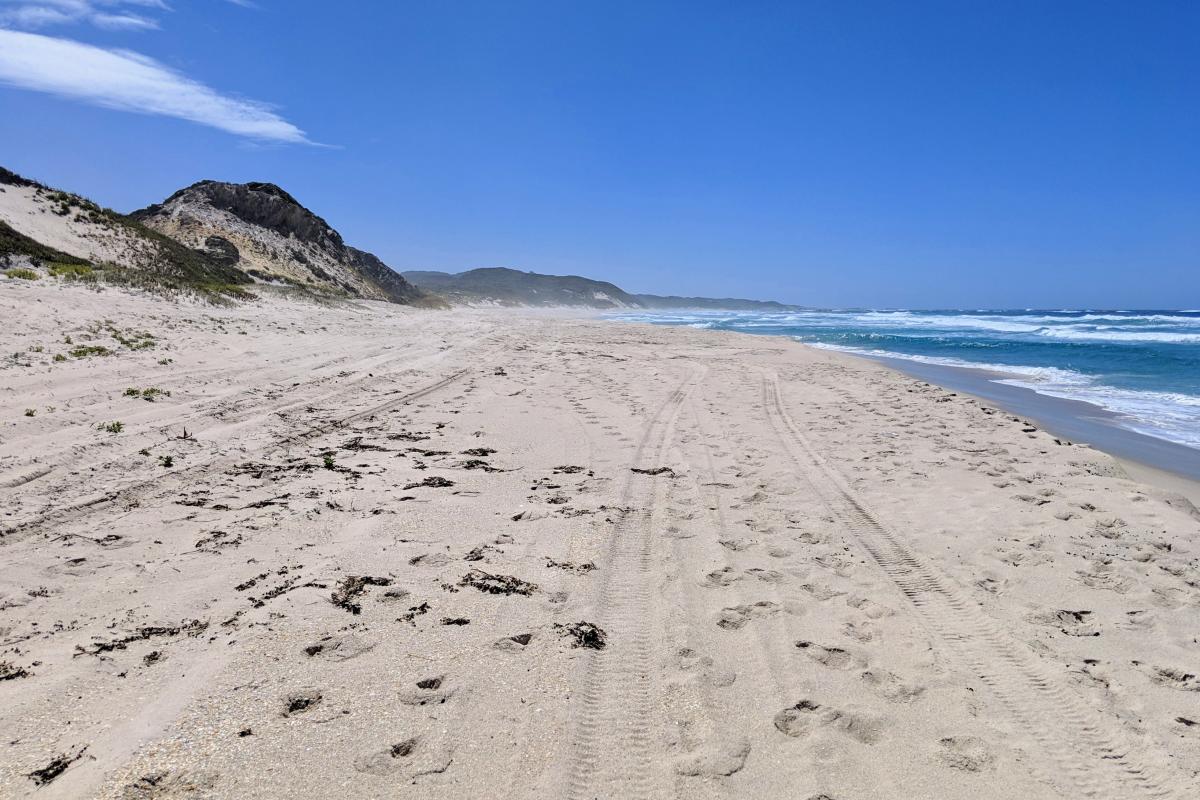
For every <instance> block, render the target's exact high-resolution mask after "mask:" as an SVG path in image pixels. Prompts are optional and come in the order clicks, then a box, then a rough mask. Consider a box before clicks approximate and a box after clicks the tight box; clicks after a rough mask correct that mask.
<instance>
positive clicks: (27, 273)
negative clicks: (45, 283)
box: [4, 267, 42, 281]
mask: <svg viewBox="0 0 1200 800" xmlns="http://www.w3.org/2000/svg"><path fill="white" fill-rule="evenodd" d="M4 274H5V275H7V276H8V277H10V278H20V279H22V280H26V281H36V280H38V279H39V278H41V277H42V276H41V275H38V274H37V273H36V272H34V271H33V270H31V269H25V268H24V267H17V268H16V269H10V270H9V271H8V272H6V273H4Z"/></svg>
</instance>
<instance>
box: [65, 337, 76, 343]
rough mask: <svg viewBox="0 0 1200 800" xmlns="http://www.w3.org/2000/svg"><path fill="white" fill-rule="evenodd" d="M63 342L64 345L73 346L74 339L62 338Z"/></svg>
mask: <svg viewBox="0 0 1200 800" xmlns="http://www.w3.org/2000/svg"><path fill="white" fill-rule="evenodd" d="M63 342H64V343H66V344H75V340H74V339H72V338H71V337H70V336H64V337H63Z"/></svg>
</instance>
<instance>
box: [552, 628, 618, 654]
mask: <svg viewBox="0 0 1200 800" xmlns="http://www.w3.org/2000/svg"><path fill="white" fill-rule="evenodd" d="M554 627H555V628H558V629H559V630H561V631H562V632H563V633H564V634H565V635H567V636H570V637H572V639H574V641H573V642H572V643H571V646H572V647H585V648H588V649H590V650H603V649H604V648H605V647H606V646H607V645H608V642H607V639H608V634H607V633H605V632H604V629H603V628H601V627H600V626H599V625H595V624H593V623H591V622H572V623H571V624H570V625H562V624H559V623H555V624H554Z"/></svg>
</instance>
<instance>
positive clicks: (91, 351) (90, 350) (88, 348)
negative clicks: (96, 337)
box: [71, 344, 112, 358]
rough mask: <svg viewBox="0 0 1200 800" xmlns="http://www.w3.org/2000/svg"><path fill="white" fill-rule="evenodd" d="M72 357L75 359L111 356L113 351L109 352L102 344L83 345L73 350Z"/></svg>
mask: <svg viewBox="0 0 1200 800" xmlns="http://www.w3.org/2000/svg"><path fill="white" fill-rule="evenodd" d="M71 355H72V356H73V357H75V358H87V357H88V356H111V355H112V350H109V349H108V348H107V347H105V346H104V345H100V344H81V345H79V347H76V348H74V349H73V350H71Z"/></svg>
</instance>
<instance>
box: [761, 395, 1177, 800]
mask: <svg viewBox="0 0 1200 800" xmlns="http://www.w3.org/2000/svg"><path fill="white" fill-rule="evenodd" d="M763 403H764V407H765V408H766V410H767V415H768V417H769V419H770V422H771V425H772V427H773V428H774V429H775V433H776V435H777V436H778V438H779V440H780V442H781V443H782V444H783V446H784V449H785V450H786V451H787V453H788V455H789V456H790V457H791V459H792V460H793V461H794V462H795V464H796V467H797V470H798V472H799V473H800V475H802V476H803V477H804V478H805V480H806V481H807V482H808V483H809V485H810V486H811V488H812V490H813V492H814V494H815V495H816V496H817V497H818V498H819V499H820V500H821V501H822V502H823V503H824V504H825V505H826V507H827V508H828V509H829V510H830V512H831V513H832V515H833V516H834V518H835V519H838V520H840V521H841V523H842V524H843V525H844V526H845V527H846V529H847V530H848V531H849V533H850V534H851V536H852V537H853V539H854V540H855V541H857V543H858V544H859V545H860V546H861V547H862V549H863V550H864V551H866V553H867V554H868V555H869V556H870V558H871V560H872V561H874V562H875V563H876V564H877V565H878V566H879V568H880V569H881V570H882V571H883V572H884V574H886V575H887V576H888V577H889V578H890V579H891V580H892V582H893V583H894V584H895V585H896V587H897V588H898V589H899V590H900V591H901V593H903V595H904V596H905V598H907V600H908V601H909V603H910V604H911V606H912V607H913V609H914V610H916V612H917V613H918V615H919V616H920V617H921V619H922V621H923V622H924V623H925V625H926V627H927V628H928V629H929V630H930V632H931V633H933V634H934V635H935V636H936V637H937V638H938V639H940V640H941V642H942V645H943V648H944V650H945V651H946V652H947V653H948V654H950V655H952V656H953V657H954V658H955V659H956V660H957V661H958V662H959V663H960V664H962V665H963V666H964V667H965V668H966V669H968V670H969V671H970V673H971V674H973V675H975V676H977V677H978V678H979V680H980V681H982V682H983V683H984V684H985V685H986V686H987V687H988V688H989V689H990V690H991V691H992V693H993V694H994V695H995V697H996V698H997V699H998V700H999V701H1000V704H1001V705H1002V706H1003V707H1004V708H1005V709H1006V710H1007V711H1008V712H1009V714H1010V715H1011V717H1012V718H1013V720H1014V721H1016V722H1017V723H1018V724H1019V725H1021V726H1022V727H1024V728H1025V729H1026V730H1027V731H1028V732H1029V734H1030V735H1031V736H1032V737H1033V738H1034V740H1035V741H1036V742H1037V744H1038V747H1039V750H1040V755H1042V756H1043V757H1045V758H1046V759H1048V760H1049V761H1050V762H1052V764H1053V765H1054V767H1056V769H1053V770H1042V771H1041V774H1040V775H1039V777H1042V778H1043V779H1045V780H1048V781H1049V782H1050V783H1052V784H1054V783H1065V784H1068V786H1069V788H1070V790H1071V792H1072V795H1073V796H1078V797H1096V798H1111V799H1112V800H1128V799H1129V798H1135V797H1155V798H1173V797H1185V796H1195V792H1196V791H1197V787H1195V786H1191V785H1189V781H1188V780H1187V778H1185V777H1184V776H1182V775H1180V774H1178V773H1176V772H1175V771H1174V770H1173V768H1172V767H1170V766H1169V765H1162V764H1155V763H1154V762H1153V760H1152V759H1146V758H1143V757H1141V755H1142V754H1140V753H1138V752H1136V750H1135V748H1134V747H1133V746H1132V743H1131V742H1128V741H1127V737H1126V735H1125V734H1124V732H1122V731H1120V730H1119V729H1117V728H1115V727H1114V726H1113V725H1112V724H1111V722H1110V721H1109V720H1107V719H1105V718H1103V717H1102V716H1100V715H1098V714H1097V713H1096V712H1095V711H1093V710H1091V709H1089V708H1087V707H1086V706H1084V705H1083V704H1082V703H1081V702H1080V701H1079V700H1078V699H1077V698H1075V697H1073V696H1072V695H1071V694H1070V691H1069V690H1068V689H1066V688H1064V687H1063V686H1061V685H1059V683H1058V681H1057V679H1056V678H1055V677H1054V676H1052V675H1051V674H1050V673H1048V672H1047V671H1046V670H1045V669H1044V668H1043V666H1042V665H1040V664H1038V663H1037V662H1036V661H1035V660H1034V659H1033V658H1032V657H1031V656H1030V655H1029V654H1028V653H1027V652H1025V651H1024V650H1023V649H1022V648H1021V647H1020V646H1019V644H1017V643H1015V642H1013V641H1012V639H1011V637H1010V636H1009V635H1008V634H1006V633H1005V632H1003V631H1002V630H1001V629H1000V628H999V627H998V626H997V625H996V624H995V623H994V622H993V621H992V620H991V619H990V618H989V617H987V616H986V615H984V614H983V613H982V612H980V611H979V610H978V608H977V607H976V606H975V605H974V604H973V603H972V602H970V601H969V600H968V599H966V598H964V597H963V596H961V595H960V590H958V589H957V587H956V586H955V585H954V583H953V582H952V581H951V580H950V579H948V578H947V577H945V576H944V575H942V574H941V573H940V571H939V570H938V569H937V568H936V567H935V566H933V565H930V564H927V563H925V561H924V560H923V559H922V558H921V557H920V556H919V555H918V554H917V553H916V552H915V551H914V550H912V549H911V548H910V547H908V545H907V544H906V543H905V542H904V541H903V540H902V539H901V538H900V537H899V536H898V535H897V534H895V533H894V532H892V531H890V530H889V529H888V528H887V527H885V526H884V525H883V524H882V523H880V522H879V520H878V519H877V518H876V517H875V516H874V515H873V514H872V513H871V511H870V510H869V509H868V508H867V507H866V505H865V504H864V503H863V501H862V500H861V499H860V498H859V497H858V496H857V495H856V493H855V492H854V490H853V489H851V488H850V487H849V485H848V484H847V483H846V482H845V479H844V478H843V477H842V476H841V475H840V474H839V473H838V472H837V471H836V470H835V469H834V468H833V467H831V466H830V465H829V463H828V462H826V461H825V459H824V458H823V457H822V456H821V455H820V453H818V452H817V451H816V450H815V449H814V447H813V446H812V444H811V443H810V442H809V441H808V439H807V438H806V437H805V436H804V434H803V433H802V432H801V430H800V428H799V427H798V426H797V425H796V423H795V421H794V420H793V419H792V418H791V416H790V415H789V414H788V412H787V409H786V406H785V405H784V402H783V398H782V395H781V394H780V390H779V378H778V376H777V375H774V374H764V376H763Z"/></svg>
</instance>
